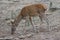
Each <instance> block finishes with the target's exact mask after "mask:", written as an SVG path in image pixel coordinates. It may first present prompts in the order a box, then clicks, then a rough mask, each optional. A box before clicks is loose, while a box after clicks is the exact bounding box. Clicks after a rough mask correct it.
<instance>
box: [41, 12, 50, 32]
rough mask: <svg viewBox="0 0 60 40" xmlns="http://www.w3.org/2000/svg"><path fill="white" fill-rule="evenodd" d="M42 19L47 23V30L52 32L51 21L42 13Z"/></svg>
mask: <svg viewBox="0 0 60 40" xmlns="http://www.w3.org/2000/svg"><path fill="white" fill-rule="evenodd" d="M41 18H42V19H44V20H45V21H46V23H47V28H48V30H49V31H50V26H49V20H48V18H47V16H46V14H44V13H42V15H41Z"/></svg>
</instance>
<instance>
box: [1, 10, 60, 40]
mask: <svg viewBox="0 0 60 40" xmlns="http://www.w3.org/2000/svg"><path fill="white" fill-rule="evenodd" d="M48 13H50V14H49V15H47V17H48V20H49V25H50V31H48V30H49V29H48V27H47V24H46V22H45V21H44V23H43V24H41V25H40V20H39V18H38V17H34V18H32V19H33V23H34V26H35V30H36V32H33V29H32V28H33V27H32V26H31V24H30V23H29V25H27V24H28V23H26V25H25V21H24V20H22V21H21V22H20V24H19V26H18V27H17V28H16V32H15V34H14V35H11V34H10V33H11V25H9V24H7V21H6V20H5V19H2V18H0V39H11V40H15V39H16V40H60V10H56V11H54V12H51V11H49V12H48ZM0 15H2V14H0ZM0 17H1V16H0ZM36 18H37V20H36Z"/></svg>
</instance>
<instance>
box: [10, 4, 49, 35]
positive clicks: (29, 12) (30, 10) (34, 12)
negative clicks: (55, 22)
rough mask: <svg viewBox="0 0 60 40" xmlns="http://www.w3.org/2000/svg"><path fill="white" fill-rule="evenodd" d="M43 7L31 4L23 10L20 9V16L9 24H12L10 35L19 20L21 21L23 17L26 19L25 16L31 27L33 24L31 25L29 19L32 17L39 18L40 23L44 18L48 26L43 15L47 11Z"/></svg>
mask: <svg viewBox="0 0 60 40" xmlns="http://www.w3.org/2000/svg"><path fill="white" fill-rule="evenodd" d="M44 6H45V5H43V4H32V5H29V6H25V7H24V8H22V10H21V12H20V14H19V15H18V16H17V17H16V19H15V20H14V22H11V23H12V34H13V33H14V31H15V30H16V27H17V26H18V24H19V22H20V21H21V19H23V18H24V17H27V16H29V20H30V22H31V24H32V26H33V23H32V20H31V17H33V16H39V18H40V19H41V21H42V19H43V18H44V19H45V20H46V22H47V24H48V21H47V18H46V14H45V11H46V10H47V9H46V8H45V7H44Z"/></svg>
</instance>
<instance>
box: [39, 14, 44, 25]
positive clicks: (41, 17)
mask: <svg viewBox="0 0 60 40" xmlns="http://www.w3.org/2000/svg"><path fill="white" fill-rule="evenodd" d="M39 19H40V20H41V24H42V23H43V19H42V17H41V16H40V15H39ZM41 24H40V25H41Z"/></svg>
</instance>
